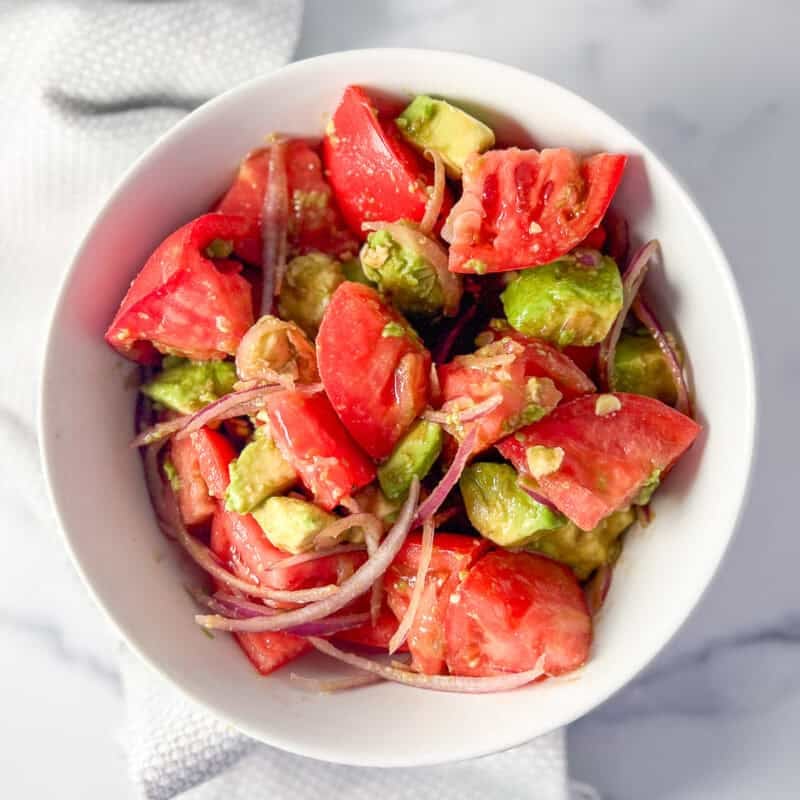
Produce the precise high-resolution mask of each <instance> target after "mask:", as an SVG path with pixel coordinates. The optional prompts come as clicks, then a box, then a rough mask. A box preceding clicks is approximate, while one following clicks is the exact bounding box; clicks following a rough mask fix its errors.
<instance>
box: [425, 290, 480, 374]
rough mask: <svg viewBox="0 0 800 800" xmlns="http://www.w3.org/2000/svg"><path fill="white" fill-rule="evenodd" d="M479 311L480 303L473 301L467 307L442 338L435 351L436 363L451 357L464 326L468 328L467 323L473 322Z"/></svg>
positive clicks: (441, 362)
mask: <svg viewBox="0 0 800 800" xmlns="http://www.w3.org/2000/svg"><path fill="white" fill-rule="evenodd" d="M477 312H478V304H477V303H475V302H473V303H472V305H469V306H467V308H465V309H464V311H463V312H462V313H461V314H460V315H459V316H458V318H457V319H456V321H455V324H454V325H453V327H452V328H450V330H449V331H448V332H447V334H446V335H445V337H444V339H442V341H441V342H440V343H439V345H438V347H437V348H436V350H434V352H433V360H434V362H435V363H437V364H444V363H445V362H446V361H447V359H448V358H450V353H452V351H453V348H454V347H455V346H456V342H457V341H458V339H459V337H460V336H461V334H462V333H463V332H464V328H466V327H467V325H469V323H470V322H472V319H473V317H474V316H475V314H476V313H477Z"/></svg>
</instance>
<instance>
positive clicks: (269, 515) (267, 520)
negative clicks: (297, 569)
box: [252, 497, 336, 553]
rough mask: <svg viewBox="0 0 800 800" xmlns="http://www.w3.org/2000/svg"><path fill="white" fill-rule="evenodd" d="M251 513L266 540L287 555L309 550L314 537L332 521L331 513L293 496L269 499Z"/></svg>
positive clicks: (334, 519) (312, 544)
mask: <svg viewBox="0 0 800 800" xmlns="http://www.w3.org/2000/svg"><path fill="white" fill-rule="evenodd" d="M252 513H253V517H255V520H256V522H258V524H259V525H260V526H261V529H262V530H263V531H264V534H265V535H266V537H267V539H269V540H270V542H272V544H274V545H275V547H277V548H279V549H280V550H285V551H286V552H287V553H304V552H306V551H307V550H311V548H312V547H313V546H314V538H315V537H316V535H317V534H318V533H319V532H320V531H322V530H323V529H324V528H326V527H327V526H328V525H330V524H331V523H332V522H336V517H335V516H334V515H333V514H329V513H328V512H327V511H323V510H322V509H321V508H320V507H319V506H315V505H314V504H313V503H309V502H308V501H307V500H299V499H297V498H294V497H270V498H268V499H266V500H265V501H264V502H263V503H262V504H261V505H260V506H258V508H256V509H254V510H253V512H252Z"/></svg>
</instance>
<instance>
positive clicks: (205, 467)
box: [190, 428, 236, 500]
mask: <svg viewBox="0 0 800 800" xmlns="http://www.w3.org/2000/svg"><path fill="white" fill-rule="evenodd" d="M190 439H191V442H192V446H193V447H194V450H195V453H196V454H197V463H198V467H199V469H200V475H202V477H203V481H205V484H206V486H207V487H208V493H209V494H210V495H211V496H212V497H216V498H217V499H218V500H221V499H223V498H224V497H225V490H226V489H227V488H228V484H229V483H230V481H231V479H230V475H229V474H228V465H229V464H230V463H231V461H233V459H234V458H236V450H234V449H233V445H232V444H231V443H230V442H229V441H228V440H227V439H226V438H225V437H224V436H223V435H222V434H221V433H218V432H217V431H212V430H211V428H200V430H199V431H195V432H194V433H192V434H191V435H190Z"/></svg>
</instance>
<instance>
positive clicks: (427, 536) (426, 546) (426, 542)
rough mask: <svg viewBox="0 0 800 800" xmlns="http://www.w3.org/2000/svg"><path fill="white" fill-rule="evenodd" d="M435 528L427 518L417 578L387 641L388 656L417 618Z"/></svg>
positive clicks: (399, 643)
mask: <svg viewBox="0 0 800 800" xmlns="http://www.w3.org/2000/svg"><path fill="white" fill-rule="evenodd" d="M435 530H436V526H435V525H434V524H433V518H432V517H428V518H427V519H426V520H425V522H424V523H423V526H422V548H421V549H420V553H419V564H418V565H417V576H416V580H415V582H414V588H413V590H412V591H411V599H410V600H409V603H408V608H407V609H406V613H405V614H403V618H402V619H401V620H400V624H399V625H398V626H397V630H396V631H395V632H394V634H392V638H391V639H389V655H392V653H394V652H395V651H396V650H397V648H398V647H400V645H402V644H403V642H404V641H405V640H406V637H407V636H408V632H409V631H410V630H411V626H412V625H413V624H414V618H415V617H416V616H417V610H418V609H419V604H420V601H421V600H422V593H423V591H424V590H425V576H426V575H427V574H428V567H429V566H430V563H431V556H432V555H433V534H434V531H435Z"/></svg>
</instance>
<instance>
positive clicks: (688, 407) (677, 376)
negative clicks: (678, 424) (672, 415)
mask: <svg viewBox="0 0 800 800" xmlns="http://www.w3.org/2000/svg"><path fill="white" fill-rule="evenodd" d="M633 313H634V315H635V316H636V318H637V319H638V320H639V322H641V323H642V325H644V326H645V328H647V330H648V331H650V334H651V335H652V337H653V338H654V339H655V340H656V344H657V345H658V349H659V350H661V353H662V355H663V356H664V358H665V359H666V361H667V366H668V367H669V371H670V372H671V373H672V379H673V380H674V381H675V390H676V392H677V402H676V403H675V408H676V410H678V411H680V412H681V414H686V415H687V416H689V417H690V416H692V401H691V398H690V395H689V388H688V386H687V385H686V380H685V378H684V377H683V368H682V367H681V362H680V361H679V360H678V354H677V353H676V352H675V350H674V348H673V347H672V345H671V344H670V343H669V339H668V338H667V335H666V334H665V333H664V328H663V327H662V326H661V323H660V322H659V321H658V319H657V318H656V315H655V314H654V313H653V311H652V309H651V308H650V306H648V305H647V303H646V302H645V300H644V298H642V297H637V298H636V300H634V302H633Z"/></svg>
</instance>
